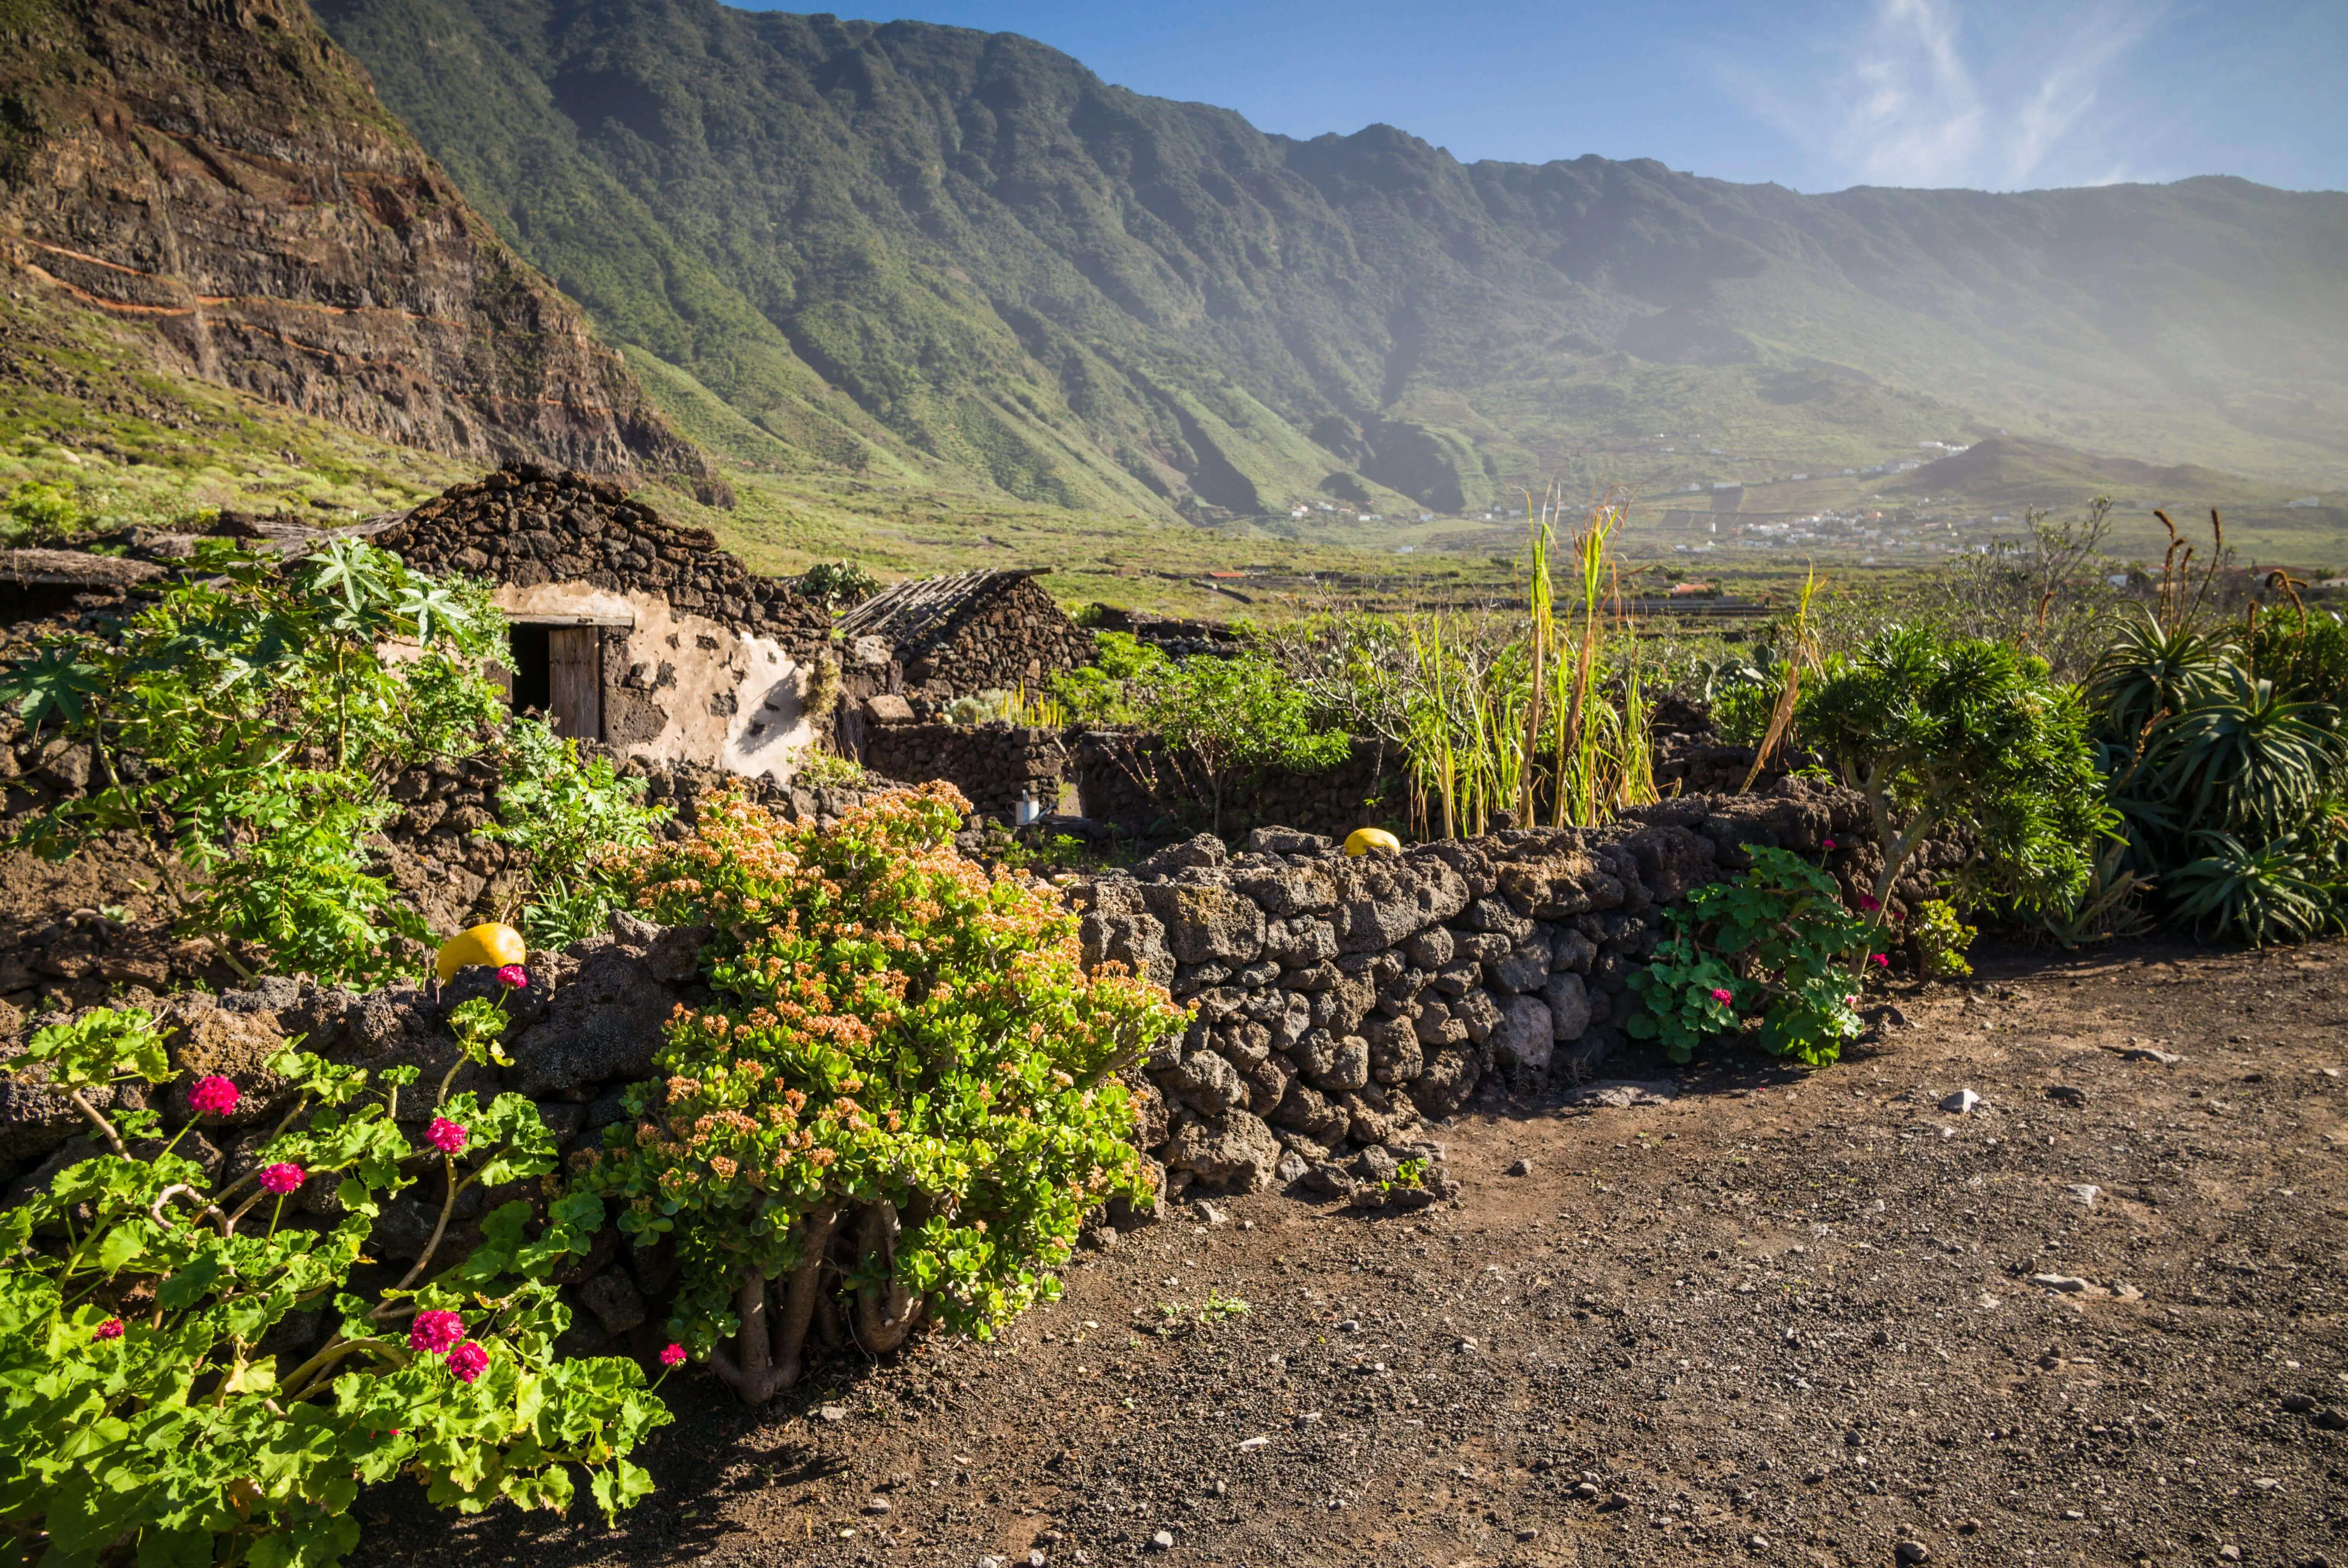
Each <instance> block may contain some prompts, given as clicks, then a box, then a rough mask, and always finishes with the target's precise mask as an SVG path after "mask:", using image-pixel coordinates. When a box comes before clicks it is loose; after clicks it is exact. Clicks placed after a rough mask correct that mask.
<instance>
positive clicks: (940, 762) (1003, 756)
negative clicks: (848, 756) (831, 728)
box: [861, 723, 1068, 822]
mask: <svg viewBox="0 0 2348 1568" xmlns="http://www.w3.org/2000/svg"><path fill="white" fill-rule="evenodd" d="M861 744H862V755H863V761H864V764H865V766H867V767H868V768H871V769H873V770H875V771H877V772H879V773H881V774H886V775H887V776H889V777H891V778H900V779H909V780H912V781H914V782H916V783H921V784H927V783H929V782H930V781H932V780H933V779H942V780H943V781H945V782H946V783H948V784H953V786H954V787H955V788H956V789H958V790H960V791H962V793H963V794H964V795H965V796H966V797H968V799H969V801H970V803H971V810H972V813H973V815H977V816H982V817H985V818H988V819H990V820H992V821H995V822H1010V821H1013V820H1014V813H1015V812H1016V810H1017V808H1018V805H1019V802H1020V799H1021V797H1022V796H1029V797H1032V798H1033V799H1034V800H1035V802H1036V803H1037V804H1038V805H1040V806H1041V807H1042V809H1044V810H1045V811H1047V812H1048V811H1051V810H1054V809H1055V808H1056V806H1057V804H1058V802H1059V798H1060V784H1061V777H1062V774H1063V773H1064V772H1065V770H1066V763H1067V754H1068V753H1067V746H1066V743H1065V741H1064V740H1063V739H1062V737H1061V735H1060V733H1059V732H1058V731H1056V730H1045V729H1037V728H1035V727H1032V726H1029V725H1024V724H1004V723H993V724H948V723H898V724H874V723H868V724H866V725H865V727H864V730H863V733H862V737H861Z"/></svg>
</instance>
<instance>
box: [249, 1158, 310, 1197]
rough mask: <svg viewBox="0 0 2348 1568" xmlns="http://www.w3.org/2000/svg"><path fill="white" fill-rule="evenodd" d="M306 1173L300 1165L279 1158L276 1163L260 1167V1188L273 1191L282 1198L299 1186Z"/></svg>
mask: <svg viewBox="0 0 2348 1568" xmlns="http://www.w3.org/2000/svg"><path fill="white" fill-rule="evenodd" d="M308 1174H309V1173H307V1172H306V1171H304V1170H303V1169H302V1167H301V1166H299V1165H296V1164H293V1163H289V1162H287V1161H283V1160H280V1161H279V1162H278V1163H276V1164H273V1165H263V1167H262V1168H261V1190H262V1191H263V1192H264V1193H275V1194H277V1195H278V1196H279V1197H281V1198H282V1197H283V1196H284V1195H285V1194H288V1193H290V1192H292V1191H293V1190H294V1189H295V1188H296V1187H299V1186H300V1185H301V1184H302V1183H303V1181H304V1178H305V1177H306V1176H307V1175H308Z"/></svg>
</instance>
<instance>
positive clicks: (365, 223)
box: [0, 0, 714, 487]
mask: <svg viewBox="0 0 2348 1568" xmlns="http://www.w3.org/2000/svg"><path fill="white" fill-rule="evenodd" d="M0 275H5V278H6V280H7V284H8V293H9V300H8V308H7V312H6V314H7V318H8V321H9V323H10V324H11V330H12V332H13V333H16V334H18V337H19V342H18V343H17V344H16V345H15V346H18V347H26V348H27V349H28V350H29V352H30V357H29V358H26V359H24V360H21V361H20V360H19V359H18V358H16V357H15V356H14V355H0V359H5V362H6V364H7V365H8V367H9V369H10V371H11V373H12V374H11V375H10V376H9V378H8V379H9V380H10V381H11V382H12V383H13V385H12V386H11V387H10V388H9V391H10V397H9V399H8V401H7V405H5V406H0V415H5V419H0V423H5V424H7V425H15V424H17V423H19V422H21V421H24V420H27V419H30V420H34V421H36V422H37V421H38V420H40V419H42V418H44V417H46V415H44V414H42V413H41V411H40V409H39V408H36V407H35V405H36V403H40V402H41V400H42V399H44V398H46V399H47V400H48V403H44V404H41V407H43V408H46V407H47V406H48V405H49V404H55V403H56V402H57V399H58V398H59V397H64V398H65V399H66V400H67V401H66V403H64V404H62V405H58V406H70V404H71V400H72V395H74V394H75V392H76V390H77V389H78V392H79V394H80V396H81V401H82V403H83V405H84V416H83V417H79V418H75V419H72V420H68V421H67V422H66V423H65V424H64V425H54V421H53V428H54V433H55V434H57V435H58V436H62V437H64V438H66V439H69V440H71V441H73V442H74V443H75V444H77V445H79V444H82V443H84V442H86V441H89V440H93V439H97V438H98V435H97V432H98V431H99V430H100V429H101V428H103V429H114V428H117V427H119V426H124V425H125V421H126V420H127V421H129V423H130V424H134V425H142V428H143V429H144V430H145V435H144V436H141V437H140V441H141V443H142V444H143V443H144V442H145V441H146V440H147V439H148V438H149V437H152V436H155V435H156V434H157V432H156V431H155V429H154V428H153V427H154V426H157V425H160V426H161V427H162V428H163V429H173V428H197V427H199V426H201V425H206V424H209V425H213V426H217V428H218V430H219V431H220V432H221V435H222V439H223V440H228V439H230V436H231V434H233V442H232V444H235V445H238V446H239V447H240V453H241V454H242V447H249V446H252V445H253V440H252V432H251V431H248V430H244V429H242V425H239V419H240V418H241V417H242V416H238V415H228V414H225V413H221V414H219V415H199V414H197V413H195V412H192V408H193V405H188V406H186V407H182V406H180V405H182V404H184V403H186V399H184V398H180V397H177V396H176V395H171V394H170V392H169V391H168V388H167V387H166V388H165V389H164V390H161V391H158V392H156V393H154V394H153V395H152V397H151V399H150V397H149V394H143V393H139V392H138V391H137V390H136V389H135V388H131V387H129V384H128V383H125V384H123V385H122V386H119V387H117V386H115V383H116V382H118V381H120V380H121V378H122V377H123V376H125V375H130V376H133V377H134V378H135V375H136V374H137V373H136V372H135V371H133V370H132V369H131V368H130V366H131V364H132V363H133V362H136V361H138V360H140V359H144V360H145V361H146V362H147V363H148V364H149V366H150V367H151V369H152V370H153V371H155V372H157V373H162V374H167V376H178V377H181V378H185V377H187V376H191V375H192V376H195V377H200V378H201V379H203V380H206V381H210V382H211V383H214V384H218V385H221V386H226V387H230V388H233V389H235V390H236V391H238V392H242V393H245V394H250V395H252V396H254V397H256V398H258V399H260V400H262V401H263V402H264V403H266V404H273V405H277V406H278V407H281V408H284V409H291V410H297V411H299V412H301V413H304V414H308V415H317V416H318V417H319V418H321V419H324V420H328V421H332V422H334V423H335V424H337V425H344V426H346V427H348V428H350V429H352V430H355V431H358V432H362V433H364V434H366V435H367V436H374V437H376V438H378V439H380V440H383V441H388V442H395V443H397V444H399V445H401V446H410V447H416V448H421V449H424V450H426V451H429V452H435V453H439V454H442V455H444V456H452V457H460V458H464V459H468V460H470V461H474V462H479V463H483V464H489V463H495V462H500V461H504V460H507V459H510V458H517V457H520V458H536V459H541V460H548V461H553V462H557V463H561V464H566V465H574V466H581V467H585V468H592V469H596V470H601V471H605V472H630V471H650V472H656V473H657V472H669V473H682V474H685V475H686V476H689V477H696V478H699V479H702V480H704V481H709V480H712V479H714V476H713V475H712V474H711V473H710V470H709V469H708V466H707V463H706V460H705V458H704V457H703V456H701V454H700V453H699V452H697V451H696V450H695V448H694V447H693V446H691V444H690V443H688V442H686V441H685V440H684V439H683V438H682V437H681V436H678V434H677V433H676V432H675V430H674V429H673V428H671V427H670V425H668V424H667V423H666V422H665V421H664V419H663V418H662V417H661V416H660V415H658V414H656V413H655V412H654V410H653V409H652V408H651V406H650V405H648V404H647V403H646V401H645V398H644V392H643V389H642V388H641V387H640V386H639V385H638V384H637V383H636V381H635V378H634V377H633V375H632V374H630V373H629V371H628V369H627V367H626V365H625V364H623V362H622V361H621V359H620V357H619V356H618V355H617V354H614V353H613V351H612V350H610V349H608V348H605V347H602V346H600V345H598V344H597V343H594V342H593V340H592V338H591V336H590V334H589V333H588V330H587V324H586V323H585V321H584V320H583V318H582V316H581V315H580V313H579V311H578V308H577V307H576V306H575V305H573V304H572V302H569V301H567V300H565V299H563V298H562V297H561V295H560V294H559V293H557V292H555V291H554V289H552V288H551V287H550V286H549V285H548V283H547V282H546V281H545V280H544V279H543V278H541V277H540V276H538V275H537V274H536V273H535V272H533V271H532V270H531V269H530V267H529V266H528V265H527V264H526V263H525V262H523V261H521V260H520V258H519V257H517V256H516V255H515V254H514V253H513V251H511V250H510V248H509V247H508V246H507V245H506V243H505V242H504V241H501V240H500V239H499V237H498V235H497V234H496V232H495V231H493V230H492V229H491V228H490V226H489V225H488V224H486V223H484V222H483V221H481V220H480V219H479V217H478V216H476V215H475V214H474V213H473V212H472V211H471V210H469V209H468V208H467V206H466V204H465V201H464V199H463V197H462V196H461V195H460V194H459V193H458V190H456V188H455V187H454V186H453V185H451V184H450V183H449V181H448V178H447V177H446V176H445V175H444V174H442V173H441V172H440V170H439V169H437V168H435V167H434V166H433V164H432V162H431V160H430V159H428V158H427V157H426V156H425V154H424V152H423V151H422V149H419V148H418V147H417V144H416V141H415V139H414V138H412V137H410V136H409V135H408V134H407V131H406V130H405V128H402V127H401V126H400V124H399V123H398V121H397V120H396V119H395V118H393V117H392V116H391V115H389V114H387V113H386V112H385V110H384V108H383V107H382V106H381V105H380V104H379V103H377V102H376V98H375V96H374V93H373V91H372V89H371V88H370V87H369V85H368V83H367V80H366V72H365V71H364V70H363V69H361V68H360V67H358V66H357V65H356V63H355V62H354V61H353V60H352V59H351V58H350V56H348V55H346V54H345V53H344V51H343V50H341V49H340V48H338V47H336V46H335V43H334V41H333V40H332V39H330V38H329V37H327V36H326V35H325V34H324V32H323V31H322V30H321V29H320V28H319V26H318V25H317V23H316V21H315V19H314V18H313V17H312V15H310V13H309V12H308V11H307V10H306V9H305V8H304V5H303V4H302V0H235V3H233V4H198V3H195V0H164V3H160V4H134V3H133V0H8V3H7V4H5V5H0ZM76 316H82V317H86V318H88V328H89V330H88V331H84V330H82V329H81V328H79V327H77V323H76V322H75V320H74V318H75V317H76ZM79 355H87V356H90V364H89V365H88V368H84V369H80V370H69V369H67V365H68V364H69V363H70V362H71V361H72V360H73V359H74V358H75V356H79ZM118 362H119V363H118ZM93 375H96V376H97V377H98V380H99V381H104V382H105V383H106V386H107V387H108V388H112V389H111V390H102V389H98V382H97V381H94V380H93ZM77 378H78V379H77ZM159 385H160V384H159ZM126 399H127V401H126ZM152 399H160V401H156V402H154V405H153V406H152V407H149V406H147V402H148V401H151V400H152ZM201 401H202V399H201V397H199V398H198V399H197V402H199V403H201ZM142 422H143V424H142ZM232 426H236V429H235V430H234V431H233V433H232V432H231V427H232ZM294 428H295V427H293V426H287V427H285V432H284V434H283V436H282V439H283V440H284V441H293V440H294V439H297V437H296V436H294V435H293V430H294ZM167 445H169V446H172V447H173V448H174V449H175V450H176V449H177V448H181V447H185V446H188V445H189V443H188V442H187V441H185V440H184V439H178V438H175V439H173V440H171V441H170V442H168V443H167ZM149 460H153V459H149ZM218 460H219V461H221V462H224V463H225V462H229V461H231V458H230V457H229V456H228V455H227V453H226V450H225V448H223V451H222V453H221V455H220V456H219V458H218ZM705 487H706V485H705Z"/></svg>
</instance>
